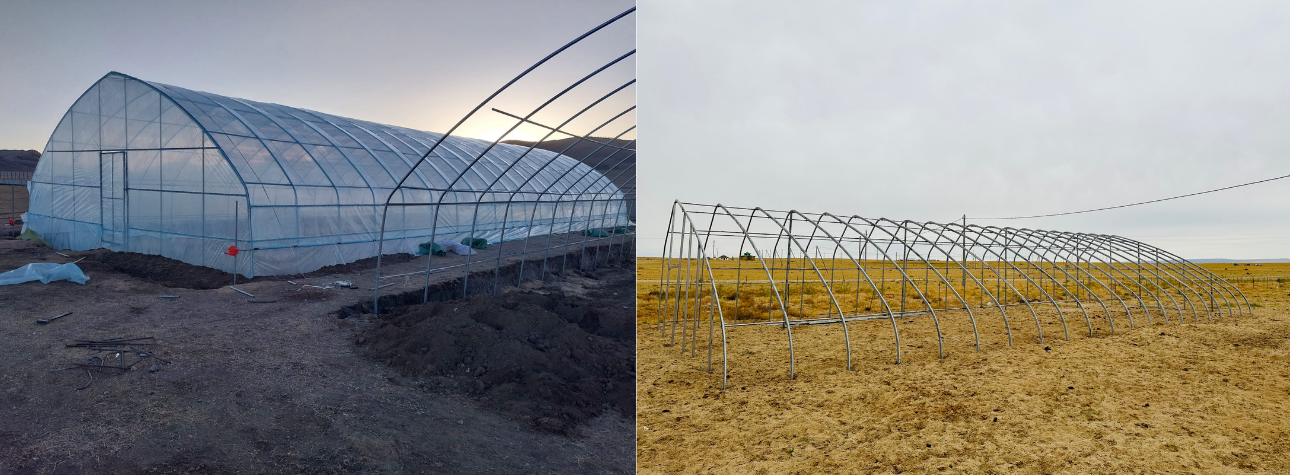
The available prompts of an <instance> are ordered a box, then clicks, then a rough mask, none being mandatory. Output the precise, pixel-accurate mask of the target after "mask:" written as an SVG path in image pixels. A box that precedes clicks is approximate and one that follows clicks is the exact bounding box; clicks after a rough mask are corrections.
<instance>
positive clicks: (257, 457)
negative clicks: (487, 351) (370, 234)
mask: <svg viewBox="0 0 1290 475" xmlns="http://www.w3.org/2000/svg"><path fill="white" fill-rule="evenodd" d="M95 252H97V251H95ZM95 252H66V251H64V254H67V255H69V256H70V258H68V257H63V256H60V255H58V254H55V253H54V252H53V251H52V250H50V249H48V248H44V247H38V246H37V245H34V244H31V243H28V242H25V241H15V240H0V270H9V269H13V268H17V267H19V266H21V265H23V264H26V263H30V262H60V263H61V262H71V261H73V260H75V259H78V258H80V257H86V259H85V260H83V261H81V262H80V263H79V264H78V265H80V266H81V267H82V268H83V269H84V270H85V272H86V274H87V275H89V276H90V279H91V280H90V281H89V282H88V283H87V284H86V285H78V284H74V283H70V282H53V283H50V284H41V283H39V282H33V283H26V284H20V285H12V286H2V287H0V309H3V310H0V344H3V347H4V349H5V351H3V352H0V368H3V369H2V370H0V474H5V475H7V474H28V473H32V474H44V473H101V474H113V473H625V472H630V471H632V470H633V466H634V463H633V452H632V447H633V442H634V437H633V434H632V429H631V421H630V419H627V418H624V417H623V416H621V415H619V414H618V411H602V412H599V413H598V414H599V415H595V416H594V417H590V418H589V419H587V420H586V421H585V422H583V423H581V424H577V425H573V424H570V425H569V426H568V428H567V430H565V431H563V433H552V432H550V431H547V430H540V429H535V427H534V426H535V424H534V420H533V417H532V414H526V413H524V411H523V410H521V409H511V410H499V409H497V408H498V407H501V406H506V405H507V401H506V400H505V399H503V398H504V397H506V396H507V393H505V392H504V391H500V392H495V393H488V392H485V393H482V394H478V393H472V392H470V391H469V389H470V387H469V386H467V388H466V389H467V390H465V391H459V390H455V389H451V388H445V387H441V386H440V385H439V384H437V380H434V379H427V378H424V377H421V376H410V375H408V374H407V373H406V372H405V371H404V370H402V369H399V368H395V367H390V366H387V365H386V364H385V363H384V362H383V361H375V360H372V359H370V358H367V357H364V356H363V355H362V354H360V347H359V346H358V345H356V344H355V343H354V341H353V340H352V338H353V337H354V335H355V334H356V333H358V334H362V333H364V332H369V331H371V330H372V329H373V327H372V325H371V323H369V321H368V320H367V319H363V318H344V319H342V318H337V314H338V309H340V308H343V307H347V306H354V305H356V304H360V303H361V302H363V301H365V300H366V301H369V302H370V299H371V296H372V292H371V291H370V290H368V289H367V288H366V287H368V285H370V282H371V281H372V280H371V279H372V274H371V272H370V270H367V271H363V270H357V269H350V271H351V272H348V273H332V274H326V275H316V276H312V277H308V276H306V277H303V278H301V279H299V280H296V281H295V285H293V284H292V283H288V282H286V281H285V280H268V279H255V280H254V281H252V282H247V283H244V284H243V283H239V286H238V287H239V288H242V289H244V290H247V291H248V292H251V293H253V294H254V295H255V298H249V297H247V296H245V295H242V294H240V293H237V292H236V291H234V290H231V289H229V288H228V287H220V288H214V289H205V290H197V289H193V288H190V287H191V286H184V285H180V286H166V285H164V284H165V283H168V282H170V281H181V280H184V279H186V278H187V277H184V276H183V275H179V274H176V270H179V268H178V267H174V268H167V267H156V266H154V265H153V264H156V263H151V264H147V265H144V266H143V267H144V270H143V271H141V275H143V276H144V277H145V278H139V277H134V276H132V275H130V274H128V273H125V272H123V271H122V270H118V268H119V267H121V268H124V269H126V270H129V269H130V267H129V266H127V265H124V264H121V263H115V264H116V265H115V266H114V260H113V259H114V258H107V257H104V256H101V255H96V253H95ZM462 259H464V256H463V257H462ZM424 262H425V261H423V260H419V261H409V262H406V263H404V264H402V265H403V266H404V267H400V264H396V265H393V266H391V267H390V269H391V270H392V272H412V271H414V270H416V269H417V268H420V269H424V268H425V267H424V266H425V263H424ZM166 265H171V264H166ZM190 270H191V269H190ZM628 272H629V271H628ZM459 275H460V274H457V275H453V274H452V273H451V272H442V273H436V274H433V275H432V283H434V282H440V283H445V284H444V285H451V284H446V283H447V282H450V281H451V280H452V279H453V278H455V277H459ZM167 276H169V278H168V277H167ZM577 278H578V279H582V278H585V277H584V276H578V277H577ZM338 279H347V280H354V281H356V283H358V282H360V279H361V283H363V284H368V285H363V286H362V288H360V289H348V288H341V287H337V286H333V287H332V288H321V287H326V286H327V285H325V284H327V283H328V282H334V280H338ZM606 279H608V280H611V281H612V280H613V279H611V278H608V277H606ZM390 280H397V281H398V282H397V285H395V286H393V287H390V288H387V289H385V290H388V291H389V292H391V293H398V292H409V291H411V290H412V289H414V288H415V289H419V288H420V284H422V283H424V281H425V276H424V275H421V276H420V280H419V281H418V279H409V280H408V281H407V282H404V280H405V279H404V278H403V277H399V278H396V279H390ZM307 284H308V285H316V286H317V287H306V285H307ZM567 285H568V283H567V282H564V281H555V282H549V283H544V284H540V286H536V287H534V288H533V290H534V291H539V292H558V291H559V289H561V288H562V287H564V286H567ZM605 288H608V286H606V287H605ZM161 295H173V296H177V297H175V298H159V296H161ZM69 311H70V312H73V313H72V314H71V315H68V316H66V317H63V318H61V319H58V320H55V321H53V322H51V323H49V324H47V325H38V324H36V323H35V322H34V321H35V320H36V319H41V318H48V317H52V316H55V315H58V314H61V313H64V312H69ZM144 336H151V337H155V340H154V343H155V345H154V346H151V347H148V348H146V350H147V351H148V352H150V354H151V356H148V357H143V358H139V357H138V356H137V354H136V353H134V352H126V353H125V354H124V355H123V356H122V358H120V359H118V358H117V357H116V356H115V354H114V353H113V352H101V351H91V350H88V349H85V348H68V347H66V345H67V344H69V343H72V342H73V340H76V339H89V340H105V339H108V338H115V337H144ZM592 336H593V337H597V338H600V337H599V336H597V335H594V334H593V335H592ZM92 356H99V357H101V358H103V359H104V361H103V364H104V365H105V366H125V365H129V364H130V363H133V362H135V361H136V360H138V362H137V363H134V366H133V367H132V369H130V370H128V371H124V372H121V371H114V370H103V371H97V370H96V371H93V372H92V373H93V380H92V381H91V380H90V379H89V376H87V372H86V371H85V370H83V369H79V368H77V369H73V370H66V371H54V370H58V369H61V368H67V367H69V366H73V365H76V364H87V363H89V364H98V362H96V361H92V360H91V359H90V358H91V357H92ZM123 361H124V362H123ZM154 368H155V371H154ZM87 383H88V387H86V388H85V389H83V390H78V389H77V388H79V387H82V386H85V385H86V384H87ZM485 398H488V399H485ZM525 404H528V402H527V401H524V400H520V401H517V402H516V403H515V405H516V406H517V407H523V406H524V405H525Z"/></svg>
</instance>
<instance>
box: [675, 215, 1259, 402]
mask: <svg viewBox="0 0 1290 475" xmlns="http://www.w3.org/2000/svg"><path fill="white" fill-rule="evenodd" d="M720 245H725V246H727V248H728V249H729V248H732V247H733V248H735V249H737V252H736V254H735V257H733V258H730V257H727V256H724V255H717V253H716V252H715V251H714V248H716V247H718V246H720ZM663 249H664V251H663V259H662V266H661V267H662V269H661V272H660V276H659V283H660V288H659V292H660V299H659V304H658V308H657V310H658V322H657V323H658V330H659V332H661V334H662V335H663V336H664V337H667V336H668V335H669V332H670V336H671V343H676V340H677V339H678V333H679V337H680V338H679V339H680V343H681V345H680V349H681V351H682V353H684V352H685V351H686V350H687V348H688V350H689V352H690V356H695V355H696V352H697V350H698V347H699V345H700V344H701V342H700V335H699V334H700V329H701V327H702V326H704V325H703V324H704V323H706V326H707V327H708V336H707V339H708V342H707V343H708V345H707V346H708V348H707V351H708V370H709V371H711V370H712V369H713V367H712V363H713V356H714V350H715V349H716V348H717V347H718V346H719V347H720V351H721V364H722V368H721V370H722V378H721V381H722V382H721V384H722V388H723V389H724V388H725V387H726V382H727V378H728V374H729V354H728V344H727V340H728V332H729V331H730V330H733V329H735V328H738V327H745V326H761V325H770V326H778V327H780V328H782V329H783V330H784V335H785V339H786V342H787V348H786V349H787V356H788V368H789V377H790V378H793V377H795V374H796V368H795V364H796V363H795V359H796V355H795V352H794V348H793V328H794V327H798V326H803V325H826V324H836V325H840V326H841V330H842V331H841V334H842V338H841V340H842V341H839V342H838V344H839V346H842V347H843V348H845V351H846V367H847V369H848V370H850V369H851V366H852V363H851V361H852V352H853V350H854V349H855V348H853V346H854V345H853V342H852V338H851V336H850V333H849V332H848V325H858V324H864V323H865V322H876V321H887V322H889V323H890V324H891V331H892V341H893V342H894V344H895V352H894V355H893V356H894V358H895V362H896V363H897V364H899V363H900V362H901V359H902V351H901V346H902V345H901V341H900V337H901V335H900V328H899V325H897V322H898V321H900V320H902V319H908V318H916V317H927V318H928V319H930V320H931V322H932V325H933V327H934V329H935V333H936V339H937V349H938V355H939V357H941V358H944V357H945V344H944V334H943V333H942V325H941V319H942V318H944V317H945V316H946V315H947V314H950V313H954V314H955V315H960V314H961V315H962V316H965V317H966V319H967V320H968V322H969V323H970V326H971V328H972V338H973V340H974V341H975V345H974V346H975V348H976V350H977V351H980V349H981V334H980V332H979V331H978V326H977V324H978V321H980V320H981V319H987V318H997V319H999V320H998V321H999V322H1001V323H1002V325H1003V326H1004V328H1005V329H1006V335H1007V344H1008V345H1009V346H1011V345H1012V344H1013V335H1012V333H1013V329H1014V328H1017V327H1018V326H1020V325H1025V326H1030V325H1033V326H1034V329H1035V330H1036V335H1037V337H1038V342H1039V343H1041V344H1042V343H1043V342H1044V338H1045V335H1044V333H1043V325H1042V324H1041V322H1040V316H1039V312H1038V311H1037V310H1040V311H1047V310H1048V309H1051V310H1052V311H1054V312H1055V314H1056V317H1057V320H1058V321H1059V322H1060V325H1061V327H1060V328H1061V331H1062V334H1061V335H1060V337H1062V338H1064V339H1066V340H1070V335H1071V332H1072V331H1077V332H1078V331H1087V333H1088V335H1089V336H1093V335H1094V326H1095V322H1097V324H1100V323H1101V322H1103V321H1104V322H1105V323H1106V324H1107V327H1108V329H1109V332H1110V333H1112V334H1113V333H1115V331H1116V329H1117V328H1123V327H1125V326H1127V327H1129V328H1135V327H1136V326H1138V325H1141V324H1142V323H1146V324H1153V323H1157V322H1159V323H1171V322H1172V323H1184V322H1186V321H1188V320H1190V321H1192V322H1199V321H1201V320H1202V319H1204V320H1206V321H1212V320H1214V319H1219V318H1227V317H1234V316H1238V315H1249V314H1251V311H1252V309H1251V308H1250V304H1249V301H1248V300H1247V299H1246V298H1245V295H1244V294H1243V293H1242V292H1241V291H1240V290H1239V289H1237V288H1236V287H1235V286H1234V285H1232V284H1231V283H1229V282H1227V281H1226V280H1224V279H1223V278H1221V277H1218V276H1217V275H1215V274H1214V273H1212V272H1210V271H1208V270H1205V269H1204V268H1201V267H1200V266H1198V265H1196V264H1194V263H1191V262H1189V261H1187V260H1186V259H1183V258H1181V257H1179V256H1177V255H1175V254H1173V253H1170V252H1168V251H1165V250H1163V249H1160V248H1157V247H1154V246H1151V245H1148V244H1144V243H1142V242H1139V241H1135V240H1132V239H1128V238H1123V237H1119V236H1113V235H1105V234H1086V233H1070V232H1060V231H1049V230H1038V229H1026V228H1010V227H995V226H978V225H964V224H960V223H934V222H921V223H920V222H913V221H893V220H890V219H886V218H865V217H861V216H840V215H835V214H831V213H805V212H799V211H795V210H790V211H776V210H767V209H762V208H741V207H735V206H725V205H721V204H716V205H706V204H696V203H683V202H680V201H677V202H675V203H674V204H673V207H672V214H671V217H670V218H669V221H668V230H667V235H666V237H665V239H664V244H663ZM750 261H752V263H751V264H747V265H745V264H744V263H745V262H750ZM731 263H734V264H731ZM731 271H733V274H731ZM748 274H752V275H748ZM732 276H733V279H730V277H732ZM750 279H756V280H750ZM843 287H854V298H851V294H852V292H850V291H849V290H848V293H847V294H845V295H840V294H841V292H839V290H841V288H843ZM818 288H822V290H823V291H824V292H822V293H823V294H826V295H827V303H826V304H824V305H823V308H822V309H821V308H807V305H806V302H805V299H806V297H805V296H806V295H807V293H808V292H813V293H821V292H818V291H816V290H815V289H818ZM897 290H898V293H897ZM756 293H763V294H765V295H766V296H767V299H768V300H769V303H768V304H767V305H765V306H766V307H767V309H766V310H765V311H764V312H763V311H761V310H760V307H756V308H757V309H758V310H757V312H758V313H757V315H753V316H748V317H747V318H742V317H745V314H744V313H741V312H740V305H741V304H742V305H743V306H744V310H745V311H747V309H748V308H749V305H756V302H757V300H756V298H755V297H750V295H754V294H756ZM772 297H773V298H772ZM793 297H797V298H798V300H799V301H798V302H797V305H794V302H793V301H792V299H793ZM749 299H752V302H748V300H749ZM1014 310H1017V311H1014ZM763 315H764V316H763ZM704 320H706V322H704Z"/></svg>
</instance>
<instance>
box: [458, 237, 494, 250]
mask: <svg viewBox="0 0 1290 475" xmlns="http://www.w3.org/2000/svg"><path fill="white" fill-rule="evenodd" d="M461 244H462V245H466V246H470V247H473V248H475V249H488V240H487V239H484V238H462V239H461Z"/></svg>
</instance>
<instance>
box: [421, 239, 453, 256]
mask: <svg viewBox="0 0 1290 475" xmlns="http://www.w3.org/2000/svg"><path fill="white" fill-rule="evenodd" d="M431 252H433V253H434V255H436V256H439V257H443V256H446V255H448V251H445V250H443V249H442V248H440V247H439V245H438V244H435V243H434V241H430V242H423V243H421V244H419V245H417V255H418V256H424V255H426V254H428V253H431Z"/></svg>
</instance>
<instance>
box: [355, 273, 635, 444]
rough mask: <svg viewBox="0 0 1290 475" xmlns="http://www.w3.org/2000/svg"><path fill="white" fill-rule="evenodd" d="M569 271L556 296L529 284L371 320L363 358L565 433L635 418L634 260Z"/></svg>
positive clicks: (362, 337)
mask: <svg viewBox="0 0 1290 475" xmlns="http://www.w3.org/2000/svg"><path fill="white" fill-rule="evenodd" d="M617 264H618V265H617V266H612V265H611V266H608V267H605V268H600V269H595V270H592V271H590V272H588V273H585V274H584V273H581V272H578V271H570V273H569V274H568V275H566V277H565V279H564V280H563V281H562V284H563V285H562V286H561V287H560V288H559V289H555V290H556V291H552V290H553V289H545V290H544V288H543V286H542V285H541V283H540V282H537V281H530V282H529V283H527V284H525V285H524V286H523V287H524V288H526V289H532V290H520V289H513V290H512V291H510V292H507V293H505V294H503V295H501V296H484V295H481V296H474V297H471V298H470V299H468V300H453V301H448V302H433V303H429V304H424V305H415V306H408V307H404V308H400V309H395V310H394V311H392V312H390V313H386V314H382V315H380V316H375V315H365V317H366V318H367V319H369V320H371V321H372V323H373V324H374V326H373V328H371V329H370V330H368V331H366V332H362V333H359V334H357V335H355V336H354V337H353V339H354V340H355V342H357V343H358V344H359V345H361V346H362V347H363V348H362V350H361V353H362V354H364V355H365V356H368V357H370V358H372V359H374V360H377V361H383V362H386V363H387V364H390V365H392V366H395V367H398V368H400V369H402V370H403V371H404V373H405V374H408V375H415V376H422V377H425V378H427V379H428V380H430V381H433V382H435V383H437V384H438V385H440V386H442V387H446V388H455V389H458V390H460V391H461V392H464V393H467V394H474V395H478V396H480V397H481V398H482V399H483V400H486V401H490V402H495V403H496V404H492V406H494V407H496V408H497V409H499V410H505V411H507V412H509V413H512V414H514V415H515V416H516V417H527V418H529V419H530V420H531V421H533V426H534V427H537V428H540V429H542V430H546V431H550V432H557V433H569V432H570V431H571V430H574V429H576V428H577V426H578V425H580V424H582V423H584V422H586V421H587V420H589V419H592V418H594V417H596V416H599V415H600V414H602V413H604V412H606V411H608V410H615V411H617V413H619V414H621V415H622V416H623V417H626V418H630V417H634V415H635V412H636V404H635V402H636V395H635V390H634V388H635V383H636V375H635V366H634V365H635V363H634V362H635V340H636V339H635V333H634V332H635V326H634V325H633V324H632V322H633V318H632V316H633V315H634V313H635V312H634V309H635V307H634V304H635V279H634V278H633V275H632V273H631V263H630V261H626V262H618V263H617Z"/></svg>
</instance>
